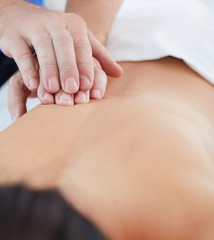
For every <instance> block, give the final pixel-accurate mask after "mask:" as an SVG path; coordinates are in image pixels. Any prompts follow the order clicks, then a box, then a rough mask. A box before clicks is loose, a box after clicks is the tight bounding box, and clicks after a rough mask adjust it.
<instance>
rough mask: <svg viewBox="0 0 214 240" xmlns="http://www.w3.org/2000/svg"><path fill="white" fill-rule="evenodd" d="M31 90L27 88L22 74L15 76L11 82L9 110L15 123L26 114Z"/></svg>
mask: <svg viewBox="0 0 214 240" xmlns="http://www.w3.org/2000/svg"><path fill="white" fill-rule="evenodd" d="M29 94H30V90H29V89H27V87H26V86H25V84H24V82H23V79H22V75H21V73H20V72H18V73H16V74H15V75H13V76H12V77H11V78H10V80H9V91H8V109H9V112H10V115H11V118H12V121H13V122H15V121H16V120H17V119H18V118H20V117H21V116H22V115H23V114H25V113H26V111H27V110H26V101H27V97H28V95H29Z"/></svg>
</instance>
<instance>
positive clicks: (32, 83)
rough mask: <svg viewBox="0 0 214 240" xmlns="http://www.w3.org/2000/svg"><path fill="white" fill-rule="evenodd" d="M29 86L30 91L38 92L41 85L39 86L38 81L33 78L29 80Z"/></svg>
mask: <svg viewBox="0 0 214 240" xmlns="http://www.w3.org/2000/svg"><path fill="white" fill-rule="evenodd" d="M28 86H29V88H30V90H36V89H37V88H38V86H39V84H38V81H37V80H36V79H34V78H31V79H30V80H29V85H28Z"/></svg>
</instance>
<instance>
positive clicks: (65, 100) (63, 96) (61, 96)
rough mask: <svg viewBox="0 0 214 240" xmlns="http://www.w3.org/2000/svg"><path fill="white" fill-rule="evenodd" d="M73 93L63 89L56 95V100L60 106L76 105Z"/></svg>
mask: <svg viewBox="0 0 214 240" xmlns="http://www.w3.org/2000/svg"><path fill="white" fill-rule="evenodd" d="M73 98H74V97H73V95H70V94H67V93H65V92H63V91H60V92H58V93H57V94H56V95H55V102H56V104H57V105H60V106H72V105H74V99H73Z"/></svg>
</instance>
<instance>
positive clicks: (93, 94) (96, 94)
mask: <svg viewBox="0 0 214 240" xmlns="http://www.w3.org/2000/svg"><path fill="white" fill-rule="evenodd" d="M90 95H91V98H92V99H97V100H99V99H102V98H103V94H102V92H101V90H100V89H93V90H91V92H90Z"/></svg>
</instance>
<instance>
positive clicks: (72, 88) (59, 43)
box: [51, 30, 79, 94]
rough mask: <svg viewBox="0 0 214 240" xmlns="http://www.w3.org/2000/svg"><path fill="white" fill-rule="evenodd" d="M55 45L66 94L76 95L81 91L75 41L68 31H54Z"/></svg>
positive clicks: (61, 80)
mask: <svg viewBox="0 0 214 240" xmlns="http://www.w3.org/2000/svg"><path fill="white" fill-rule="evenodd" d="M51 34H52V37H53V44H54V48H55V52H56V58H57V63H58V67H59V73H60V82H61V86H62V89H63V90H64V92H66V93H68V94H74V93H76V92H77V91H78V89H79V72H78V68H77V63H76V56H75V50H74V43H73V39H72V37H71V35H70V33H69V32H68V31H62V30H58V31H56V32H55V31H53V32H52V33H51Z"/></svg>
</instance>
